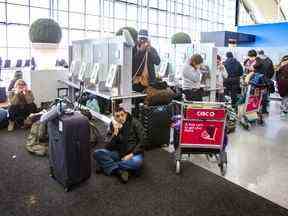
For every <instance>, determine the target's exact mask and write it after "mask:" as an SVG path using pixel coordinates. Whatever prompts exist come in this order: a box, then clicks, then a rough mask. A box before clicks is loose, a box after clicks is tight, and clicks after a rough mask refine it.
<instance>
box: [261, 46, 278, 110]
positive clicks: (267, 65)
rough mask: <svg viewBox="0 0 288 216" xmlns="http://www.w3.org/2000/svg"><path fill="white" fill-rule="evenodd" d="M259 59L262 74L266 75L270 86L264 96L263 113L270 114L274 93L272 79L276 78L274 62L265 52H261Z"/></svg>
mask: <svg viewBox="0 0 288 216" xmlns="http://www.w3.org/2000/svg"><path fill="white" fill-rule="evenodd" d="M258 57H259V59H260V60H261V63H262V68H261V69H262V71H263V72H262V73H263V74H264V77H265V80H266V82H267V85H268V91H267V93H266V94H264V96H263V106H262V113H264V114H268V106H269V95H270V93H274V92H273V90H274V82H273V81H272V78H273V77H274V74H275V70H274V64H273V61H272V60H271V59H270V58H269V57H268V56H266V55H265V53H264V51H263V50H260V51H259V52H258Z"/></svg>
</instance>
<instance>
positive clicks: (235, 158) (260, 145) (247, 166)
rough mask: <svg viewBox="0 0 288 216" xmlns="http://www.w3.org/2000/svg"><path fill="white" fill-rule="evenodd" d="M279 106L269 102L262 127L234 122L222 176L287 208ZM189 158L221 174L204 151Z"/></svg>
mask: <svg viewBox="0 0 288 216" xmlns="http://www.w3.org/2000/svg"><path fill="white" fill-rule="evenodd" d="M279 106H280V102H276V101H275V102H274V101H273V102H272V103H271V107H270V115H269V116H268V117H267V118H266V125H265V126H264V127H261V126H257V127H255V128H251V130H250V131H245V130H243V129H242V128H241V127H240V126H237V129H236V132H235V133H233V134H231V135H229V146H228V147H227V152H228V168H227V174H226V176H225V178H226V179H228V180H230V181H232V182H234V183H236V184H239V185H241V186H242V187H244V188H246V189H248V190H250V191H253V192H255V193H257V194H258V195H260V196H263V197H265V198H267V199H269V200H271V201H273V202H275V203H277V204H279V205H281V206H283V207H285V208H288V120H283V119H280V115H279V110H280V107H279ZM192 162H193V163H195V164H197V165H199V166H201V167H204V168H206V169H208V170H210V171H212V172H214V173H216V174H220V173H219V169H218V166H217V164H215V163H211V162H208V161H207V159H206V157H205V156H203V155H193V156H192ZM183 171H185V170H183Z"/></svg>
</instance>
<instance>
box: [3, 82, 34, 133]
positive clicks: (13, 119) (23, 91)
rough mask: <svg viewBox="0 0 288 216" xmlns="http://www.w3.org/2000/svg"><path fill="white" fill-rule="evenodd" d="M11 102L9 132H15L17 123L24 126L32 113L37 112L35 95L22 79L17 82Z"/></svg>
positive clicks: (11, 93) (11, 94) (10, 96)
mask: <svg viewBox="0 0 288 216" xmlns="http://www.w3.org/2000/svg"><path fill="white" fill-rule="evenodd" d="M9 102H10V106H9V108H8V112H9V125H8V131H13V130H14V127H15V123H17V124H19V125H20V126H22V125H23V124H24V121H25V120H26V118H27V117H28V116H29V115H30V114H31V113H35V112H37V107H36V105H35V103H34V96H33V93H32V91H31V90H29V89H28V87H27V84H26V82H25V81H24V80H22V79H18V80H17V81H16V83H15V86H14V89H13V91H11V92H10V93H9Z"/></svg>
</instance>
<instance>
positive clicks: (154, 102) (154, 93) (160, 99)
mask: <svg viewBox="0 0 288 216" xmlns="http://www.w3.org/2000/svg"><path fill="white" fill-rule="evenodd" d="M145 93H146V94H147V96H146V98H145V100H144V104H145V105H147V106H159V105H167V104H169V103H170V102H171V101H172V99H173V97H174V95H175V93H174V92H173V91H172V90H171V89H170V88H166V89H155V88H153V87H151V86H150V87H148V88H146V89H145Z"/></svg>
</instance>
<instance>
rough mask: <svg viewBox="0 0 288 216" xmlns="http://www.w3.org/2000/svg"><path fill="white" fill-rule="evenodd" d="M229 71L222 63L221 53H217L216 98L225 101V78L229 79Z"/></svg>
mask: <svg viewBox="0 0 288 216" xmlns="http://www.w3.org/2000/svg"><path fill="white" fill-rule="evenodd" d="M227 77H228V73H227V71H226V69H225V67H224V65H223V63H222V59H221V56H220V55H217V71H216V88H217V89H218V90H217V92H216V100H217V101H219V102H224V101H225V99H224V80H225V79H227Z"/></svg>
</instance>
